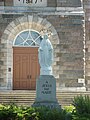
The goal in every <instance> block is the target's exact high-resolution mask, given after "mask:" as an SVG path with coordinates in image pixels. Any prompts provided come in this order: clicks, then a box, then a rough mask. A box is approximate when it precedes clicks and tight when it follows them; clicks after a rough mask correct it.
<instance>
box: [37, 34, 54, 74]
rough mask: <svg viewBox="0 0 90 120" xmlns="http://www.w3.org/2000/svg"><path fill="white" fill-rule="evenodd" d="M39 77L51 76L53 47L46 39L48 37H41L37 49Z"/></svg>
mask: <svg viewBox="0 0 90 120" xmlns="http://www.w3.org/2000/svg"><path fill="white" fill-rule="evenodd" d="M38 52H39V64H40V75H52V63H53V46H52V44H51V42H50V40H49V39H48V35H47V34H45V35H44V36H43V40H42V42H41V44H40V47H39V51H38Z"/></svg>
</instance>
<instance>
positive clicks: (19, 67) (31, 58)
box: [13, 47, 40, 90]
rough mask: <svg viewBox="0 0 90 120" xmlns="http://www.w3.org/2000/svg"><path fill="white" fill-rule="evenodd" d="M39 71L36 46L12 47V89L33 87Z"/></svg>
mask: <svg viewBox="0 0 90 120" xmlns="http://www.w3.org/2000/svg"><path fill="white" fill-rule="evenodd" d="M39 71H40V67H39V63H38V48H33V47H32V48H24V47H23V48H20V47H15V48H13V89H19V90H30V89H35V88H36V78H37V77H38V76H39V73H40V72H39Z"/></svg>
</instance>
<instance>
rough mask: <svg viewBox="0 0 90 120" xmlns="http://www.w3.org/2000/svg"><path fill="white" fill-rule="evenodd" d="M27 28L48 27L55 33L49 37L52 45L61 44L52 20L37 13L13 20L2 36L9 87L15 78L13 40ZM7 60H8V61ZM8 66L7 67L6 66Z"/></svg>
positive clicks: (8, 87) (5, 70)
mask: <svg viewBox="0 0 90 120" xmlns="http://www.w3.org/2000/svg"><path fill="white" fill-rule="evenodd" d="M26 29H32V30H36V31H38V32H40V31H41V29H47V30H50V31H52V33H53V35H52V36H51V37H50V38H49V39H50V41H51V43H52V45H57V44H59V37H58V34H57V32H56V30H55V29H54V27H53V26H52V24H51V23H50V22H48V21H47V20H46V19H43V18H40V17H38V16H37V15H32V16H31V15H26V16H23V17H19V18H16V19H15V20H14V21H12V22H11V23H10V24H9V25H8V26H7V28H6V29H5V31H4V33H3V35H2V38H1V44H4V46H5V49H2V52H3V53H4V54H5V55H4V56H5V58H4V59H3V62H4V64H5V65H4V67H2V69H3V71H4V76H3V79H4V81H6V80H7V81H6V84H7V85H6V87H7V89H11V88H12V78H13V49H12V46H13V41H14V39H15V38H16V36H17V35H18V34H19V33H20V32H22V31H24V30H26ZM6 60H7V61H6ZM5 66H6V67H5ZM9 68H11V72H10V71H8V69H9Z"/></svg>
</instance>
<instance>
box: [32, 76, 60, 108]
mask: <svg viewBox="0 0 90 120" xmlns="http://www.w3.org/2000/svg"><path fill="white" fill-rule="evenodd" d="M33 106H35V107H40V106H45V107H49V108H60V105H59V104H58V102H57V99H56V80H55V78H54V76H52V75H40V76H39V78H38V79H37V82H36V99H35V102H34V104H33Z"/></svg>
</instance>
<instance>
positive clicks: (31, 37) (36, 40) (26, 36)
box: [14, 30, 42, 47]
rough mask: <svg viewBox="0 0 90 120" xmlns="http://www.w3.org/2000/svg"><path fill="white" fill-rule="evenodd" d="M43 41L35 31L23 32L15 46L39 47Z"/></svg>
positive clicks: (17, 38) (16, 40)
mask: <svg viewBox="0 0 90 120" xmlns="http://www.w3.org/2000/svg"><path fill="white" fill-rule="evenodd" d="M41 41H42V37H41V35H40V34H39V33H38V32H36V31H34V30H26V31H23V32H21V33H20V34H19V35H18V36H17V37H16V39H15V41H14V46H21V47H29V46H37V47H38V46H39V45H40V43H41Z"/></svg>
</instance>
